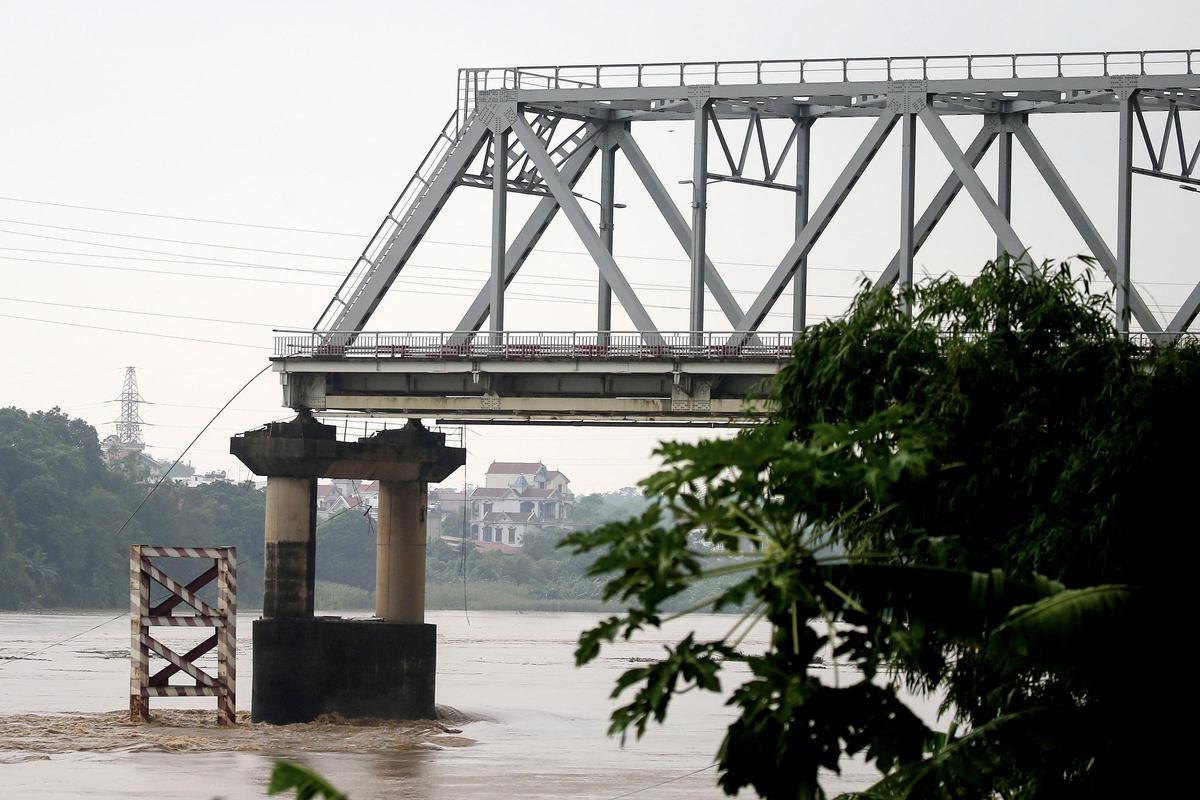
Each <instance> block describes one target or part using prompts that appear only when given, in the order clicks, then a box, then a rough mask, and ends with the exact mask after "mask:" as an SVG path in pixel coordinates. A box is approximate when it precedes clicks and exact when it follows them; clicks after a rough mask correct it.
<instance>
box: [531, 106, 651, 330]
mask: <svg viewBox="0 0 1200 800" xmlns="http://www.w3.org/2000/svg"><path fill="white" fill-rule="evenodd" d="M513 131H515V132H516V134H517V138H519V139H520V140H521V143H522V144H523V145H525V150H526V152H528V153H529V157H530V159H532V161H533V163H534V166H536V167H537V169H538V172H540V173H541V174H542V180H543V181H545V182H546V185H547V186H548V187H549V189H550V192H551V194H553V195H554V199H555V200H557V201H558V205H559V207H560V208H561V209H562V212H563V214H564V215H565V216H566V217H567V220H568V221H569V222H570V223H571V227H573V228H574V229H575V233H576V234H577V235H578V236H579V239H580V241H581V242H583V246H584V247H585V248H587V251H588V252H589V253H591V256H592V260H593V261H594V262H596V267H597V268H598V269H599V270H600V274H601V275H603V276H604V280H606V281H608V285H609V286H611V287H612V291H613V294H615V295H616V296H617V299H618V300H620V301H621V306H622V307H623V308H624V309H625V313H627V314H628V315H629V319H630V321H631V322H633V324H634V325H635V326H636V327H637V329H638V330H639V331H640V332H642V338H644V339H646V340H647V341H652V342H655V343H657V342H661V340H662V337H660V336H658V335H657V332H658V329H657V328H656V327H655V326H654V321H653V320H651V319H650V315H649V314H647V313H646V308H645V306H643V305H642V301H641V300H639V299H638V296H637V292H635V291H634V290H633V287H632V286H630V285H629V281H627V280H626V279H625V274H624V273H623V272H621V268H620V267H619V266H617V262H616V261H615V260H613V257H612V254H611V253H609V252H608V250H606V249H605V248H604V242H603V241H601V239H600V235H599V234H597V233H596V229H595V228H593V227H592V223H591V221H590V220H589V219H588V217H587V214H586V213H584V211H583V208H582V207H581V206H580V205H579V201H578V200H576V199H575V195H574V194H573V193H572V192H571V189H570V187H569V186H567V184H566V182H565V181H564V180H563V177H562V175H560V174H559V172H558V170H557V169H555V167H554V162H553V161H551V159H550V154H549V153H547V152H546V148H545V147H543V146H542V142H541V140H540V139H538V138H537V135H536V134H535V133H534V132H533V130H532V129H531V128H530V127H529V124H528V123H527V122H525V119H524V118H523V117H522V116H521V115H520V114H518V115H517V118H516V120H515V121H514V122H513ZM648 334H650V335H648Z"/></svg>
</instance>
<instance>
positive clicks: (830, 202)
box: [729, 110, 897, 345]
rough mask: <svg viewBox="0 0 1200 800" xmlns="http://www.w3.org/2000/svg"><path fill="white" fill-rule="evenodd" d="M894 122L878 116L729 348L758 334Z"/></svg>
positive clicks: (886, 114)
mask: <svg viewBox="0 0 1200 800" xmlns="http://www.w3.org/2000/svg"><path fill="white" fill-rule="evenodd" d="M896 119H897V114H896V112H895V111H891V110H884V111H882V112H880V114H879V117H878V118H877V119H876V120H875V124H874V125H872V126H871V130H869V131H868V132H867V135H866V136H865V137H864V138H863V140H862V142H860V143H859V145H858V148H857V149H856V150H855V151H854V155H852V156H851V157H850V160H849V161H848V162H847V163H846V166H844V167H842V171H841V174H839V175H838V177H837V179H836V180H835V181H834V182H833V186H831V187H830V189H829V192H828V193H827V194H826V195H825V199H823V200H822V201H821V205H819V206H817V211H816V213H815V214H813V217H812V219H810V220H809V221H808V224H807V225H805V226H804V230H803V231H801V232H800V235H799V236H797V237H796V241H794V242H792V246H791V247H789V248H788V251H787V253H785V254H784V256H783V259H782V260H781V261H780V262H779V266H777V267H775V270H774V271H773V272H772V273H771V276H770V277H769V278H767V282H766V284H765V285H764V286H763V288H762V290H761V291H759V293H758V296H757V297H755V298H754V302H753V303H751V304H750V308H749V309H747V311H746V313H745V315H744V316H743V317H742V319H741V321H740V322H738V324H737V325H735V326H734V330H735V331H737V333H736V334H734V335H733V336H731V337H730V339H729V341H730V344H734V345H736V344H740V343H742V342H743V341H745V339H746V336H745V334H746V333H747V332H749V331H753V330H757V329H758V326H759V325H760V324H762V321H763V319H764V318H766V316H767V314H769V313H770V312H771V307H772V306H774V305H775V301H776V300H778V299H779V295H780V294H782V292H783V290H784V288H785V287H786V286H787V284H788V282H789V281H790V280H791V279H792V276H793V275H794V274H795V272H796V267H797V265H798V264H799V263H800V259H801V258H803V257H804V256H806V255H808V251H809V250H811V249H812V247H813V245H814V244H816V243H817V239H819V238H820V237H821V233H822V232H823V231H824V230H825V228H826V227H827V226H828V225H829V222H830V220H832V219H833V215H834V214H835V213H837V210H838V208H840V207H841V205H842V203H843V202H845V200H846V196H847V195H849V194H850V190H851V189H853V188H854V184H856V183H858V179H859V178H861V177H862V174H863V172H864V171H866V169H867V165H869V164H870V163H871V159H873V158H874V157H875V154H876V153H877V152H879V148H880V147H882V146H883V141H884V139H886V138H887V135H888V134H889V133H891V131H892V128H894V127H895V126H896Z"/></svg>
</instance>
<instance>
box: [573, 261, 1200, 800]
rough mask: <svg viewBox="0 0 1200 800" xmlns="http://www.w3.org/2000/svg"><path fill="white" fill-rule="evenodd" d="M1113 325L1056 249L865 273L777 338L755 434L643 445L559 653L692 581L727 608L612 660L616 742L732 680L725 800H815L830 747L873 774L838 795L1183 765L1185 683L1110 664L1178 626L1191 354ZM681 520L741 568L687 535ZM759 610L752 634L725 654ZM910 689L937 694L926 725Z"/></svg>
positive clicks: (830, 764)
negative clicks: (597, 604)
mask: <svg viewBox="0 0 1200 800" xmlns="http://www.w3.org/2000/svg"><path fill="white" fill-rule="evenodd" d="M905 303H911V304H913V307H915V309H916V312H915V314H914V315H913V316H912V317H911V318H910V317H909V315H908V314H907V313H906V311H905ZM1112 318H1113V317H1112V307H1111V304H1110V301H1109V298H1108V297H1107V296H1104V295H1097V294H1095V293H1093V292H1092V291H1091V288H1090V285H1089V283H1088V281H1087V278H1086V274H1083V275H1082V276H1081V275H1080V274H1079V273H1076V274H1073V273H1072V270H1071V269H1069V268H1068V266H1067V265H1055V264H1044V265H1042V266H1040V267H1035V266H1033V265H1030V264H1028V263H1022V264H1013V263H1011V262H1009V261H1008V260H1007V259H1004V260H1002V261H1000V262H999V263H996V264H988V265H987V266H986V268H985V269H984V270H983V272H982V274H981V275H979V277H978V278H976V279H975V280H974V281H973V282H971V283H969V284H968V283H964V282H962V281H960V280H959V279H957V278H954V277H943V278H941V279H938V280H934V281H931V282H929V283H928V284H926V285H924V286H921V287H919V288H917V289H915V290H912V291H909V292H907V293H905V294H904V295H903V296H901V295H898V294H896V293H893V292H890V291H875V290H872V289H870V288H869V287H864V289H863V291H862V292H861V294H860V295H859V296H858V297H857V299H856V300H855V302H854V304H853V306H852V309H851V311H850V312H849V313H848V314H847V315H846V316H845V317H844V318H841V319H837V320H831V321H829V322H826V323H823V324H821V325H817V326H814V327H812V328H810V329H809V330H807V331H806V332H805V333H804V334H803V335H802V336H801V337H800V338H799V340H798V342H797V344H796V346H795V349H794V352H793V356H792V360H791V362H790V363H789V364H788V365H787V366H786V367H785V369H784V370H783V371H782V373H781V374H780V375H779V376H778V379H777V380H776V381H775V383H774V395H775V399H776V406H777V411H776V412H775V413H774V415H773V417H772V419H771V420H770V421H769V423H767V424H765V425H762V426H759V427H757V428H754V429H749V430H746V431H743V432H742V433H740V434H739V435H738V436H737V437H736V438H735V439H732V440H725V441H710V442H701V443H698V444H665V445H663V446H662V447H661V449H660V450H659V454H660V455H661V457H662V459H663V462H664V467H663V469H662V470H661V471H660V472H659V473H657V474H655V475H653V476H651V477H649V478H647V479H646V480H645V481H644V482H643V484H642V486H643V488H644V489H645V491H646V493H647V495H648V496H649V497H650V498H651V500H652V505H651V506H650V508H649V509H648V510H647V511H646V512H645V513H643V514H642V515H640V516H638V517H635V518H632V519H630V520H627V521H623V522H619V523H614V524H611V525H608V526H603V527H600V528H598V529H597V530H595V531H592V532H583V533H577V534H573V535H571V536H570V537H569V538H568V539H567V542H566V543H567V545H568V546H569V547H570V548H571V549H572V551H573V552H574V553H576V554H592V555H596V556H598V558H597V560H596V561H595V563H594V564H593V566H592V568H591V574H592V575H593V576H595V577H600V576H609V577H608V580H607V582H606V588H605V597H607V598H610V599H613V600H619V601H620V602H622V603H623V605H624V606H625V608H626V610H625V612H624V613H622V614H619V615H615V616H612V617H610V618H608V619H607V620H605V621H604V622H603V623H601V624H600V625H598V626H597V627H596V628H595V629H593V630H591V631H589V632H587V633H586V634H584V636H583V637H582V638H581V640H580V643H579V647H578V650H577V660H578V661H579V663H581V664H583V663H586V662H589V661H591V660H593V659H595V658H596V657H597V656H598V654H599V653H600V652H601V650H602V649H603V647H604V646H605V645H606V643H608V642H611V641H613V640H614V639H616V638H617V637H627V636H630V635H635V634H636V633H637V631H639V630H641V629H645V628H654V627H658V626H659V625H661V623H662V622H663V620H664V619H665V618H666V617H667V616H668V614H667V611H668V610H669V608H670V604H671V603H672V601H673V600H674V599H676V598H678V597H680V596H682V595H683V594H684V593H685V592H691V591H694V590H695V588H696V587H697V586H698V585H703V584H704V583H705V580H706V578H709V577H711V576H714V575H721V576H723V577H724V578H726V579H728V578H729V577H730V576H731V575H732V576H733V577H734V578H735V580H734V581H733V582H732V583H727V584H725V585H724V586H718V587H715V588H714V589H713V590H712V591H711V593H710V594H709V596H708V598H707V599H708V602H707V603H706V604H704V605H705V606H706V607H711V608H718V609H720V608H730V607H736V606H748V607H749V611H747V612H746V613H745V615H744V617H743V619H742V623H741V624H740V625H738V626H735V627H734V629H733V630H731V631H730V632H729V634H728V635H727V636H726V637H724V638H721V639H718V640H713V641H707V640H697V639H695V638H693V637H692V636H688V637H686V638H685V639H683V640H681V641H679V642H678V643H677V644H675V645H674V646H671V647H669V648H668V651H667V654H666V656H665V657H664V658H663V659H662V660H661V661H658V662H656V663H653V664H648V665H642V666H639V667H638V668H636V669H632V670H629V671H628V672H626V673H625V674H624V676H623V677H622V678H621V679H620V680H619V682H618V684H617V691H618V693H623V694H624V701H623V704H622V705H620V707H618V708H617V709H616V710H615V711H614V712H613V715H612V727H611V732H613V733H620V734H621V735H623V736H624V735H625V734H627V733H634V734H636V735H638V736H641V735H642V734H643V733H645V731H646V729H647V726H648V725H649V723H651V722H663V721H664V719H666V717H667V714H668V710H669V707H670V704H671V701H672V698H673V697H674V695H676V694H678V693H681V692H687V691H693V690H699V691H712V692H728V691H729V690H730V689H731V688H732V690H733V693H732V699H731V701H730V704H731V705H732V706H733V708H734V709H736V711H737V713H738V715H739V716H738V718H737V719H736V721H735V722H734V723H733V724H732V725H731V726H730V727H729V729H728V733H727V735H726V737H725V739H724V741H723V743H722V745H721V748H720V751H719V753H718V754H717V759H718V762H719V764H718V775H719V782H720V785H721V787H722V788H723V789H724V790H725V791H726V793H728V794H731V795H732V794H735V793H737V792H738V791H739V790H740V789H743V788H746V789H753V790H754V791H756V792H757V793H758V794H759V795H761V796H763V797H768V798H789V800H791V799H792V798H822V797H824V796H825V795H824V793H823V791H822V790H821V788H820V783H819V777H820V773H821V771H822V770H834V771H836V770H838V769H839V765H840V764H841V763H842V760H843V759H844V758H846V757H850V756H856V757H859V758H864V759H866V761H867V762H869V763H872V764H873V765H874V766H876V767H877V768H878V769H879V771H880V773H881V775H880V780H879V782H878V783H877V784H876V785H874V786H873V787H871V788H869V789H867V790H865V791H863V792H862V793H860V794H857V795H855V796H857V797H868V798H889V799H891V798H952V797H988V798H992V797H995V798H1041V797H1056V798H1062V797H1132V796H1152V795H1155V794H1157V791H1156V790H1155V789H1154V787H1155V785H1156V781H1157V780H1159V776H1160V775H1162V774H1166V773H1161V772H1160V771H1159V770H1158V769H1157V768H1156V765H1158V764H1175V763H1185V762H1184V761H1183V760H1182V758H1180V757H1179V756H1180V755H1181V754H1179V753H1177V752H1175V748H1177V747H1182V746H1183V744H1182V743H1183V741H1184V739H1183V738H1180V737H1177V736H1174V735H1173V734H1170V733H1168V731H1171V730H1173V729H1174V726H1173V725H1172V724H1171V723H1172V722H1174V721H1177V720H1176V719H1175V717H1176V715H1177V714H1178V707H1177V705H1176V701H1177V700H1179V699H1181V698H1182V696H1184V695H1186V694H1187V692H1188V691H1189V690H1188V689H1187V688H1186V681H1185V683H1184V684H1180V683H1178V681H1179V679H1180V675H1178V674H1175V673H1172V674H1171V677H1170V678H1168V682H1167V684H1166V685H1165V686H1163V687H1161V689H1162V693H1161V694H1160V693H1159V692H1155V693H1154V694H1156V695H1158V696H1156V697H1148V696H1147V694H1146V692H1144V691H1139V690H1138V689H1137V688H1135V687H1136V678H1135V675H1136V673H1134V672H1133V671H1132V670H1131V667H1130V663H1131V659H1132V658H1133V657H1134V656H1133V654H1135V653H1143V654H1150V653H1154V654H1163V655H1164V656H1165V655H1166V654H1167V653H1170V652H1172V651H1173V649H1174V648H1173V643H1178V642H1179V641H1180V640H1179V636H1180V634H1182V633H1183V632H1184V631H1185V630H1186V629H1187V625H1188V623H1187V619H1188V618H1187V617H1186V615H1185V609H1186V608H1189V607H1191V606H1190V603H1189V602H1188V600H1189V596H1188V590H1187V586H1188V585H1189V581H1188V580H1187V573H1188V572H1189V571H1190V569H1191V567H1192V566H1193V565H1194V563H1195V562H1194V560H1193V556H1194V552H1195V544H1194V542H1195V536H1194V535H1193V534H1192V529H1193V528H1194V527H1195V526H1194V524H1188V523H1186V522H1185V520H1191V519H1194V517H1195V515H1194V511H1193V509H1192V508H1191V502H1190V501H1191V491H1190V489H1191V486H1190V484H1191V483H1192V480H1191V474H1192V470H1191V469H1190V463H1189V462H1190V461H1191V459H1193V458H1195V454H1196V453H1197V452H1200V426H1197V425H1196V423H1195V418H1194V414H1193V413H1192V406H1193V405H1194V398H1195V397H1197V396H1198V393H1200V347H1197V346H1196V345H1195V344H1192V343H1169V342H1166V341H1160V342H1159V343H1157V344H1155V345H1150V344H1148V343H1147V342H1146V341H1145V340H1142V341H1138V340H1136V339H1130V338H1126V337H1124V336H1122V335H1120V334H1118V333H1117V332H1115V330H1114V328H1113V325H1112ZM697 528H703V529H705V530H706V531H707V535H708V538H709V539H710V540H712V541H714V542H716V543H718V544H721V545H723V546H724V548H725V550H726V552H729V553H739V554H741V556H740V559H739V561H740V563H728V562H726V563H722V564H714V563H713V562H712V560H711V558H710V554H709V553H706V552H703V551H699V550H697V549H696V548H695V547H693V546H692V545H693V540H692V539H691V532H692V531H694V530H695V529H697ZM759 622H763V623H765V624H769V625H770V630H771V637H772V638H771V646H770V648H769V649H768V650H767V651H766V652H765V653H763V654H746V653H743V652H740V651H739V649H738V646H737V645H738V642H739V641H740V639H739V637H740V636H742V635H744V631H746V630H747V629H748V628H749V626H752V625H754V624H756V623H759ZM830 652H832V654H833V655H834V657H835V658H836V659H837V660H838V661H839V662H841V663H843V664H848V665H849V666H850V667H851V669H848V670H847V669H844V670H843V671H842V673H841V674H840V676H839V677H840V680H839V679H836V678H835V680H833V681H832V682H831V681H830V680H829V675H828V673H827V672H825V671H824V670H821V669H815V668H814V667H813V663H814V662H815V661H817V660H818V659H819V658H820V657H822V656H825V657H826V658H827V657H828V655H829V654H830ZM1167 657H1168V658H1169V656H1167ZM731 662H738V664H739V667H741V668H740V669H739V670H738V671H736V672H734V671H732V670H726V669H725V667H726V666H727V665H729V664H730V663H731ZM747 668H748V669H747ZM730 682H732V685H731V683H730ZM1175 687H1178V688H1175ZM909 692H912V693H916V694H917V695H926V696H932V697H936V698H940V699H941V700H942V707H941V711H942V715H941V718H940V719H939V720H938V721H937V722H936V723H933V724H931V722H932V721H930V720H925V719H922V718H920V717H919V716H918V715H917V714H916V713H915V711H914V710H913V708H910V706H909V704H908V701H907V699H906V698H907V697H908V696H909V695H908V694H907V693H909ZM1185 738H1186V737H1185ZM1168 793H1170V792H1168Z"/></svg>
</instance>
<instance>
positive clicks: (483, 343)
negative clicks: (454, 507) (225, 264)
mask: <svg viewBox="0 0 1200 800" xmlns="http://www.w3.org/2000/svg"><path fill="white" fill-rule="evenodd" d="M658 335H659V336H660V337H661V338H662V342H661V343H659V342H655V343H648V342H647V341H646V340H645V339H644V338H643V336H642V334H641V333H638V332H636V331H634V332H612V333H597V332H594V331H587V332H570V331H568V332H535V331H500V332H497V333H492V332H488V331H478V332H477V331H433V332H393V331H381V332H363V333H323V332H320V331H277V332H276V336H275V350H274V356H275V357H276V358H291V357H296V356H300V357H311V358H321V359H327V358H372V359H412V360H426V361H429V360H438V361H446V360H451V361H465V360H471V361H474V360H493V361H496V360H500V361H539V360H552V361H560V360H563V359H569V360H575V359H583V360H619V361H628V360H641V361H672V360H677V359H681V358H682V359H702V360H710V361H753V360H759V361H763V360H765V361H785V360H787V358H788V357H789V356H790V355H791V352H792V343H793V342H794V341H795V338H796V336H797V334H795V333H792V332H790V331H789V332H779V333H764V332H762V331H759V332H757V333H755V338H754V339H749V340H747V341H745V342H743V343H741V344H737V345H731V344H730V343H729V337H730V335H731V334H730V333H729V332H728V331H726V332H719V331H701V332H699V333H690V332H687V331H676V332H659V334H658Z"/></svg>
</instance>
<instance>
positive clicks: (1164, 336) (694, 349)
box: [273, 331, 1200, 427]
mask: <svg viewBox="0 0 1200 800" xmlns="http://www.w3.org/2000/svg"><path fill="white" fill-rule="evenodd" d="M658 335H659V336H660V337H661V338H662V341H661V343H659V342H655V343H650V342H647V341H646V340H645V339H644V338H643V336H642V334H640V333H637V332H636V331H635V332H628V331H622V332H612V333H597V332H595V331H584V332H572V331H566V332H534V331H500V332H498V333H492V332H489V331H427V332H420V331H417V332H397V331H378V332H371V331H367V332H362V333H323V332H320V331H276V335H275V348H274V353H273V355H274V357H275V358H315V359H322V360H324V359H344V358H345V359H407V360H415V361H562V360H572V361H574V360H586V361H605V360H610V361H631V360H632V361H675V360H679V359H689V360H703V361H786V360H787V359H788V358H789V357H790V356H791V354H792V345H793V343H794V342H795V341H796V338H797V337H798V336H799V334H797V333H793V332H791V331H782V332H774V333H772V332H763V331H758V332H756V333H755V334H754V335H755V337H756V338H754V339H748V340H746V341H743V342H742V343H740V344H730V337H731V336H732V334H731V333H730V332H728V331H701V332H699V333H693V332H688V331H674V332H663V331H660V332H659V333H658ZM960 336H962V334H960ZM1129 339H1130V341H1131V342H1133V343H1134V344H1135V345H1137V346H1139V347H1150V346H1152V345H1164V344H1170V343H1172V342H1175V341H1178V340H1185V341H1189V342H1196V341H1197V340H1200V333H1188V332H1185V333H1178V332H1174V331H1162V332H1158V333H1144V332H1135V333H1131V334H1129ZM385 427H386V426H385Z"/></svg>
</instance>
